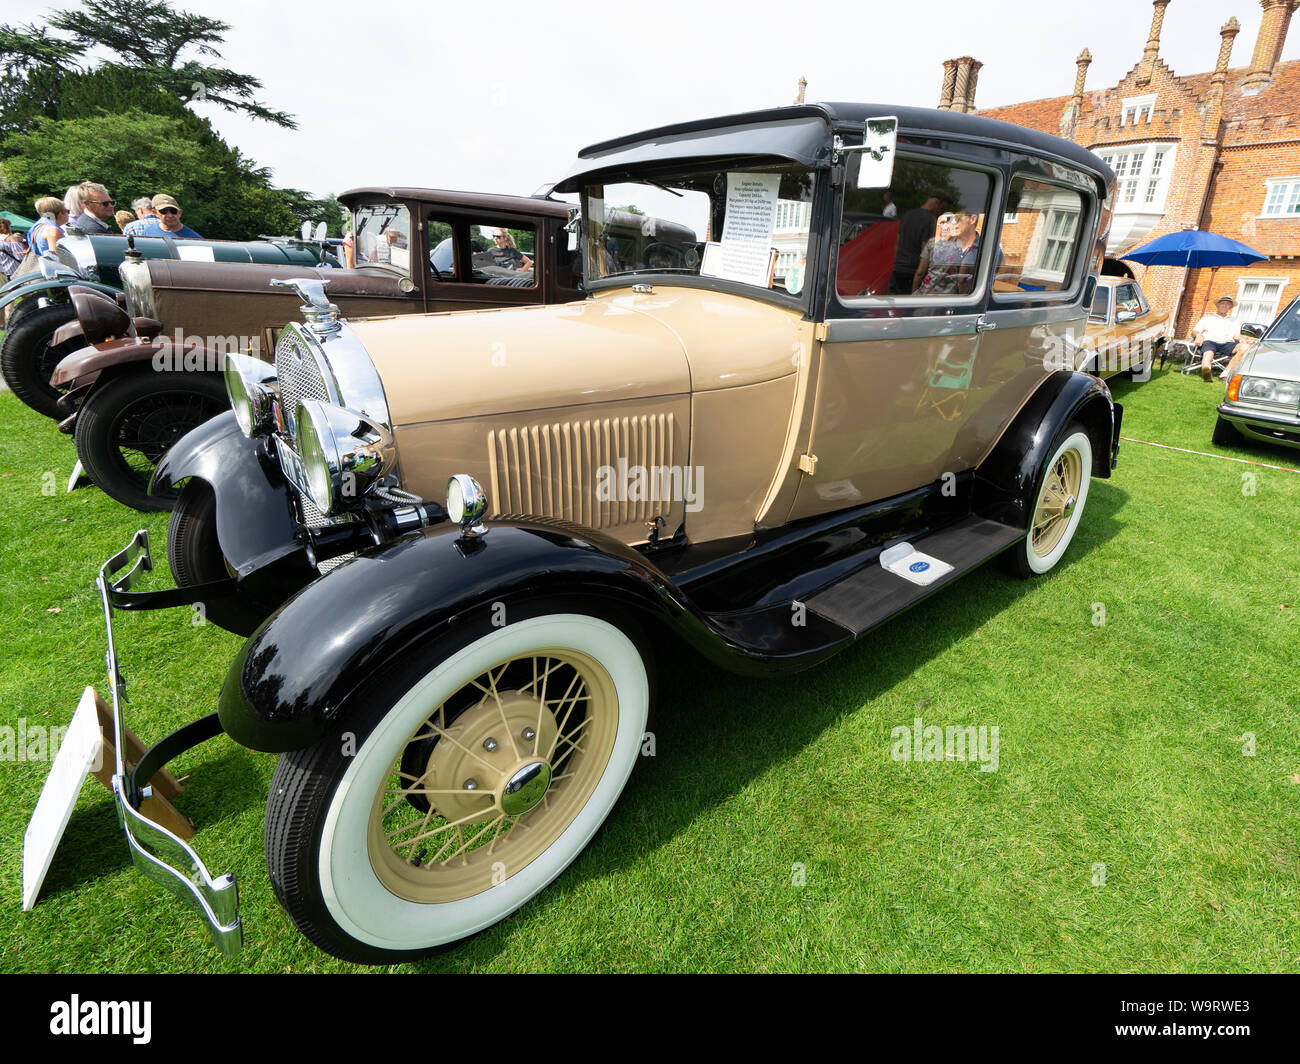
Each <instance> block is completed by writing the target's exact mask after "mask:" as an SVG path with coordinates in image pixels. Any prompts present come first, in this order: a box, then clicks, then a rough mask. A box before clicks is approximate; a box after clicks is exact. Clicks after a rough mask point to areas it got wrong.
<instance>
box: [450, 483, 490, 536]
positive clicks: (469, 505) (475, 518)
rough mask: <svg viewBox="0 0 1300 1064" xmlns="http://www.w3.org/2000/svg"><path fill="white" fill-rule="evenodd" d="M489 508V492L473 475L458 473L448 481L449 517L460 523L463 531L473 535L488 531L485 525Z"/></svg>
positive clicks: (452, 520)
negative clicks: (484, 521) (485, 516)
mask: <svg viewBox="0 0 1300 1064" xmlns="http://www.w3.org/2000/svg"><path fill="white" fill-rule="evenodd" d="M487 508H488V499H487V494H486V493H485V492H484V491H483V489H482V488H481V487H479V483H478V481H477V480H475V479H474V478H473V477H471V476H469V475H468V474H465V473H457V474H456V475H455V476H454V477H452V478H451V479H450V480H449V481H447V517H448V518H450V519H451V522H452V524H456V525H460V527H461V530H462V531H463V532H466V533H468V534H469V535H472V536H481V535H483V534H484V533H485V532H487V529H486V528H484V527H483V515H484V514H486V513H487Z"/></svg>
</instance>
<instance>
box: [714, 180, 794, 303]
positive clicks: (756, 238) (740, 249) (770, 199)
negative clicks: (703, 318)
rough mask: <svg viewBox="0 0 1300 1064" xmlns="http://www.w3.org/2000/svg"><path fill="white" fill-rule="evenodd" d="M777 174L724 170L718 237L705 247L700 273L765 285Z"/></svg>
mask: <svg viewBox="0 0 1300 1064" xmlns="http://www.w3.org/2000/svg"><path fill="white" fill-rule="evenodd" d="M780 185H781V175H780V174H741V173H736V174H728V175H727V214H726V221H725V222H723V225H722V240H721V242H720V243H717V244H710V245H709V246H708V247H707V248H706V249H705V254H704V261H703V262H702V263H701V265H700V273H701V274H702V275H703V276H705V277H717V278H719V279H720V280H724V281H740V282H741V283H742V284H752V285H758V287H760V288H767V287H768V286H769V285H770V284H771V283H772V267H773V264H774V261H775V256H774V255H773V253H772V233H773V231H774V230H775V228H776V198H777V194H778V192H779V191H780Z"/></svg>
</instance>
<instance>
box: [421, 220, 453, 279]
mask: <svg viewBox="0 0 1300 1064" xmlns="http://www.w3.org/2000/svg"><path fill="white" fill-rule="evenodd" d="M424 231H425V235H426V236H427V237H428V245H429V266H430V267H431V269H430V272H431V273H432V274H433V279H434V280H435V281H455V280H457V277H456V230H455V227H454V226H453V225H452V224H451V221H450V220H449V219H443V218H435V217H432V216H430V217H429V218H427V219H426V220H425V223H424Z"/></svg>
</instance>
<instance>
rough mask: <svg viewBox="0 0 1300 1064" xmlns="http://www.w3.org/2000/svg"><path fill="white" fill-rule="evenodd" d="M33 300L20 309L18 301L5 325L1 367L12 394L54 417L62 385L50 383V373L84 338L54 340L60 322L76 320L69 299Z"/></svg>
mask: <svg viewBox="0 0 1300 1064" xmlns="http://www.w3.org/2000/svg"><path fill="white" fill-rule="evenodd" d="M28 298H29V299H32V297H28ZM27 301H28V300H26V299H25V300H23V303H26V302H27ZM32 302H33V309H32V310H26V311H25V310H22V308H21V305H20V307H19V309H18V310H16V311H15V312H14V315H13V316H12V317H11V318H10V321H9V324H8V325H7V326H6V327H5V336H4V344H3V346H2V347H0V369H3V372H4V378H5V383H6V384H7V385H9V388H10V389H11V390H12V391H13V393H14V395H16V396H17V397H18V398H19V399H21V400H22V401H23V402H24V403H26V404H27V405H28V406H30V407H31V408H32V409H33V410H35V411H36V412H37V413H38V414H44V415H45V416H46V417H54V418H57V417H60V416H61V415H60V413H59V408H58V405H57V404H58V401H59V396H61V395H62V394H63V389H62V388H56V387H55V386H54V385H52V384H51V383H50V377H52V376H53V375H54V371H55V369H56V368H57V367H58V365H59V363H60V362H62V361H63V359H64V358H66V357H67V356H68V355H71V354H74V353H75V352H77V351H80V350H81V349H82V348H83V347H85V346H86V342H85V341H84V340H83V339H82V338H81V337H76V338H75V339H72V340H66V341H64V342H63V343H62V344H58V345H55V344H54V342H53V341H54V333H55V330H56V329H58V328H59V326H60V325H66V324H67V323H68V322H70V321H76V320H77V312H76V311H75V310H73V309H72V304H71V303H52V304H50V305H49V306H47V307H40V306H35V300H34V299H33V300H32Z"/></svg>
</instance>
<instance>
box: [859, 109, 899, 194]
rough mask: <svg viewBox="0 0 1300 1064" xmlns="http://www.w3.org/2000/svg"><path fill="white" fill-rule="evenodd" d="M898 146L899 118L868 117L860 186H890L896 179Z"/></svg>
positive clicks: (860, 149)
mask: <svg viewBox="0 0 1300 1064" xmlns="http://www.w3.org/2000/svg"><path fill="white" fill-rule="evenodd" d="M897 147H898V119H897V118H868V119H867V121H866V124H865V126H864V127H863V130H862V147H861V148H855V149H852V150H854V151H861V152H862V165H861V166H860V167H859V168H858V188H888V187H889V186H890V184H892V183H893V180H894V156H895V154H896V153H897Z"/></svg>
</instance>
